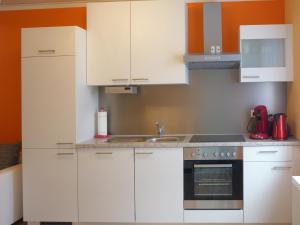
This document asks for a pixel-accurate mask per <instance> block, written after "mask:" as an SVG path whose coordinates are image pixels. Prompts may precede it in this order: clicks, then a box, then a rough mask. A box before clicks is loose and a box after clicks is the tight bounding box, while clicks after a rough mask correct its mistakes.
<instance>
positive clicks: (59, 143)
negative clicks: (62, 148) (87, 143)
mask: <svg viewBox="0 0 300 225" xmlns="http://www.w3.org/2000/svg"><path fill="white" fill-rule="evenodd" d="M56 144H57V145H72V144H74V143H73V142H58V143H56Z"/></svg>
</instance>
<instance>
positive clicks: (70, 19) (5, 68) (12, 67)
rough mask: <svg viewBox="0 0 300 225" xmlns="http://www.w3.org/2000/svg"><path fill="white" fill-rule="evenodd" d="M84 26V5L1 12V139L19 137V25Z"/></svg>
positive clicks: (10, 140) (9, 139)
mask: <svg viewBox="0 0 300 225" xmlns="http://www.w3.org/2000/svg"><path fill="white" fill-rule="evenodd" d="M64 25H66V26H67V25H78V26H80V27H82V28H85V27H86V10H85V8H70V9H39V10H21V11H2V12H0V81H1V82H0V105H1V110H0V143H13V142H18V141H20V140H21V72H20V71H21V65H20V63H21V61H20V57H21V49H20V48H21V39H20V38H21V35H20V34H21V28H22V27H41V26H64Z"/></svg>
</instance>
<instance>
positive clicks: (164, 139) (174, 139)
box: [147, 136, 185, 143]
mask: <svg viewBox="0 0 300 225" xmlns="http://www.w3.org/2000/svg"><path fill="white" fill-rule="evenodd" d="M184 139H185V137H184V136H166V137H154V138H149V139H147V142H153V143H157V142H179V141H183V140H184Z"/></svg>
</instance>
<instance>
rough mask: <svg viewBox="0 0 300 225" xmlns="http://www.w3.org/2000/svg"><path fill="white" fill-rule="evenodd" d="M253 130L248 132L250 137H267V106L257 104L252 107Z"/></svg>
mask: <svg viewBox="0 0 300 225" xmlns="http://www.w3.org/2000/svg"><path fill="white" fill-rule="evenodd" d="M253 116H254V124H255V125H254V130H253V132H251V133H250V138H251V139H260V140H262V139H268V138H269V137H270V135H269V118H268V111H267V107H266V106H264V105H259V106H256V107H255V108H254V112H253Z"/></svg>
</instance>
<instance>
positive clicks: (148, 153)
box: [135, 152, 153, 155]
mask: <svg viewBox="0 0 300 225" xmlns="http://www.w3.org/2000/svg"><path fill="white" fill-rule="evenodd" d="M135 154H136V155H153V152H136V153H135Z"/></svg>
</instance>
